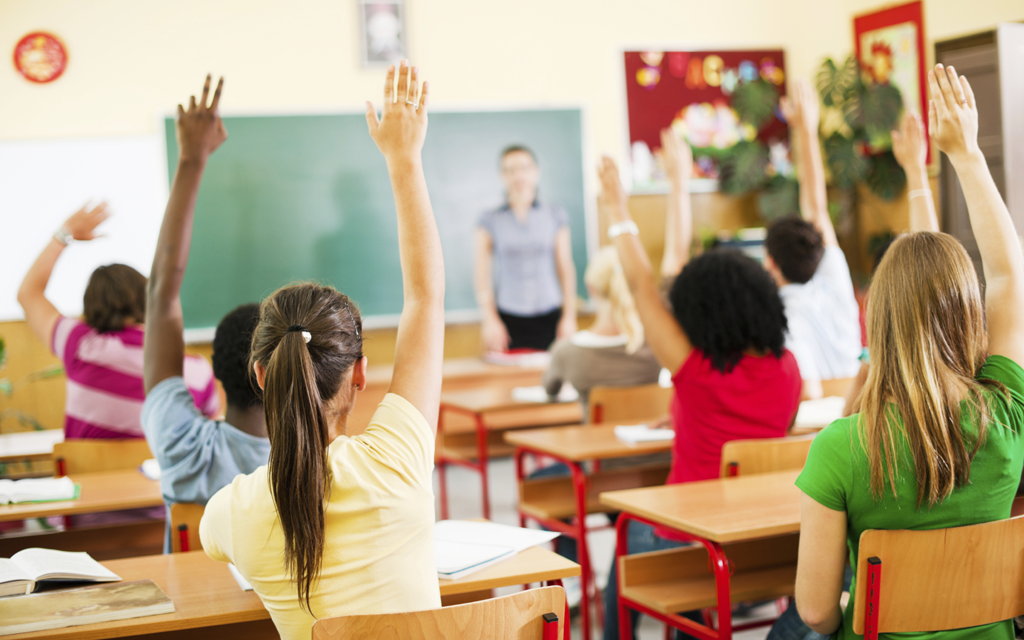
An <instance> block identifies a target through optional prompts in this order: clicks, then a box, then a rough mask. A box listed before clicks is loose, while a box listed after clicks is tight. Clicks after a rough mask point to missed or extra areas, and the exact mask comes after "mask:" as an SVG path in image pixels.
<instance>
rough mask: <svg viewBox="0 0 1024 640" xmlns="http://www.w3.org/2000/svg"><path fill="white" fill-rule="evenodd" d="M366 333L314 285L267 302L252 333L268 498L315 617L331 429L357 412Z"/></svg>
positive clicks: (345, 306) (332, 294)
mask: <svg viewBox="0 0 1024 640" xmlns="http://www.w3.org/2000/svg"><path fill="white" fill-rule="evenodd" d="M305 335H308V336H309V342H308V343H307V342H306V339H305ZM361 335H362V325H361V320H360V318H359V312H358V311H357V310H356V309H355V306H354V305H353V304H352V303H351V301H350V300H349V299H348V297H346V296H345V295H343V294H341V293H338V292H337V291H335V290H334V289H333V288H331V287H323V286H320V285H316V284H312V283H303V284H296V285H291V286H288V287H284V288H282V289H278V290H277V291H276V292H275V293H274V294H273V295H271V296H270V297H269V298H267V299H266V300H265V301H264V302H263V304H262V305H261V307H260V322H259V325H258V326H257V327H256V331H255V332H254V333H253V340H252V354H251V360H252V362H259V363H260V364H261V365H262V366H263V367H264V369H265V370H266V379H265V382H264V388H263V408H264V412H265V414H266V419H267V435H268V436H269V437H270V463H269V465H268V472H269V481H270V492H271V495H272V496H273V499H274V505H275V506H276V507H277V513H278V517H279V518H280V519H281V528H282V530H283V531H284V538H285V565H286V567H287V570H288V574H289V575H290V576H291V578H292V579H293V580H294V581H295V583H296V586H297V590H298V595H299V602H300V606H302V607H303V608H304V609H306V610H307V611H310V613H312V607H311V605H310V600H309V599H310V592H311V591H312V590H313V586H314V584H315V583H316V581H317V580H318V579H319V577H320V568H321V564H322V562H323V552H324V529H325V509H326V502H327V499H328V497H329V496H328V492H329V488H330V483H331V474H330V467H329V466H328V462H327V447H328V446H329V445H330V437H329V436H328V432H329V431H328V426H329V425H330V424H331V422H333V421H336V420H337V419H338V417H339V416H340V415H344V414H347V412H348V411H349V410H350V409H351V403H352V399H351V396H350V395H346V393H345V391H346V389H345V388H343V387H342V383H343V382H345V381H346V380H347V379H348V377H349V371H350V370H351V369H352V366H353V365H354V364H355V363H356V362H358V361H359V360H360V359H361V358H362V357H363V341H362V337H361ZM339 391H341V393H339Z"/></svg>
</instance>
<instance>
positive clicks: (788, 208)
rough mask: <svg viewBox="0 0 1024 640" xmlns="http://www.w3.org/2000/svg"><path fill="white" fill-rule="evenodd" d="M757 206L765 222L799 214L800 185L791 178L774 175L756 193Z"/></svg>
mask: <svg viewBox="0 0 1024 640" xmlns="http://www.w3.org/2000/svg"><path fill="white" fill-rule="evenodd" d="M757 207H758V210H759V211H760V213H761V217H762V218H763V219H764V220H765V221H766V222H771V221H772V220H775V219H777V218H784V217H786V216H791V215H800V186H799V183H798V182H797V181H796V180H794V179H793V178H787V177H784V176H775V177H773V178H772V179H771V180H769V181H768V185H767V186H766V187H765V188H764V190H763V191H762V192H761V193H759V194H758V195H757Z"/></svg>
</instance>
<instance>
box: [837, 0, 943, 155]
mask: <svg viewBox="0 0 1024 640" xmlns="http://www.w3.org/2000/svg"><path fill="white" fill-rule="evenodd" d="M853 32H854V46H855V47H856V48H857V60H858V61H860V64H861V68H862V69H863V70H864V72H865V73H867V74H869V75H870V76H871V78H872V80H874V82H875V83H877V84H886V83H891V84H892V85H893V86H894V87H896V88H897V89H899V90H900V94H901V95H902V97H903V106H904V108H905V109H907V110H909V111H911V112H913V113H916V114H918V115H920V116H923V117H922V120H923V121H924V126H925V130H926V132H927V128H928V114H927V112H926V111H925V109H924V106H925V104H926V102H925V69H924V64H925V60H924V23H923V18H922V13H921V3H920V2H910V3H908V4H903V5H900V6H897V7H892V8H888V9H884V10H882V11H876V12H874V13H868V14H865V15H862V16H858V17H856V18H854V19H853ZM928 153H929V160H930V159H931V148H930V147H929V149H928Z"/></svg>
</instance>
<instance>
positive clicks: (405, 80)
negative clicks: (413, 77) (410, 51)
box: [398, 60, 409, 100]
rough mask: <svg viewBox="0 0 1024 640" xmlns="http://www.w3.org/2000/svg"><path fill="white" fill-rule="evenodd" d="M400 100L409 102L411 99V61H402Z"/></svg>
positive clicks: (399, 88) (399, 69)
mask: <svg viewBox="0 0 1024 640" xmlns="http://www.w3.org/2000/svg"><path fill="white" fill-rule="evenodd" d="M398 99H399V100H408V99H409V61H408V60H402V65H401V66H400V67H399V68H398Z"/></svg>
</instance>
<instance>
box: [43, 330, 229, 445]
mask: <svg viewBox="0 0 1024 640" xmlns="http://www.w3.org/2000/svg"><path fill="white" fill-rule="evenodd" d="M144 335H145V334H144V333H143V330H142V327H139V326H132V327H127V328H125V329H123V330H121V331H111V332H108V333H98V332H97V331H96V330H95V329H93V328H92V327H90V326H89V325H87V324H85V323H84V322H82V321H81V320H76V319H75V318H64V317H62V318H61V319H60V320H58V321H57V325H56V326H55V327H54V329H53V345H52V348H53V352H54V353H55V354H56V355H57V357H58V358H60V359H61V360H62V361H63V362H64V370H65V371H66V372H67V379H68V383H67V385H68V387H67V405H66V407H65V418H64V437H66V438H142V437H143V433H142V425H141V423H140V418H141V416H142V402H143V400H145V399H146V393H145V391H144V389H143V385H142V340H143V336H144ZM185 383H186V384H187V385H188V388H189V391H191V393H192V397H193V398H194V399H195V401H196V406H197V407H199V409H200V410H201V411H202V412H203V414H204V415H206V416H208V417H212V416H214V415H216V414H217V412H218V411H219V410H220V399H219V397H218V396H217V388H216V386H215V384H214V381H213V369H212V368H211V367H210V364H209V363H208V362H207V361H206V360H205V359H204V358H201V357H199V356H185Z"/></svg>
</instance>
